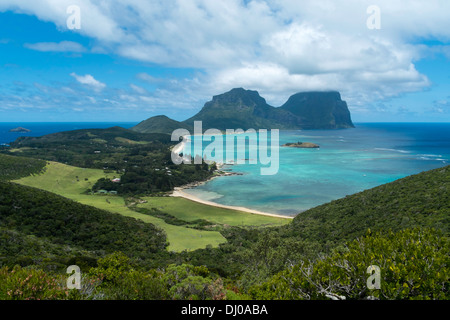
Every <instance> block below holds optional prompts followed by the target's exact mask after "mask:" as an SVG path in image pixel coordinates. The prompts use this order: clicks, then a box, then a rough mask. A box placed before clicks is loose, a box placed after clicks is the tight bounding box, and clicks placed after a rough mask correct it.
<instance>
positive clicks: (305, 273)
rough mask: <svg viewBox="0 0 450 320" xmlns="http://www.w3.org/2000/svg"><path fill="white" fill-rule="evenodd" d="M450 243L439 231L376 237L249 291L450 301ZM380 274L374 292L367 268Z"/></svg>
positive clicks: (271, 295) (270, 295)
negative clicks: (369, 287)
mask: <svg viewBox="0 0 450 320" xmlns="http://www.w3.org/2000/svg"><path fill="white" fill-rule="evenodd" d="M449 249H450V243H449V239H448V238H447V237H445V236H443V235H442V233H441V232H437V231H435V230H427V229H424V230H421V229H413V230H410V229H407V230H404V231H400V232H398V233H394V232H392V231H391V232H386V233H381V232H379V233H371V232H370V231H369V232H368V234H367V235H366V236H365V237H362V238H359V239H357V240H354V241H352V242H350V243H349V244H348V246H347V247H346V248H345V249H344V250H336V251H335V252H334V253H333V254H331V255H329V256H327V257H324V258H321V259H317V260H315V261H302V262H299V263H297V264H295V265H294V266H292V267H290V268H288V269H286V270H285V271H282V272H280V273H278V274H277V275H275V276H274V277H272V278H271V279H270V280H269V281H267V282H265V283H263V284H261V285H256V286H254V287H252V288H251V289H250V294H251V295H252V297H253V298H255V299H289V300H292V299H328V298H330V297H332V298H335V299H342V298H344V297H345V299H367V298H369V297H375V298H378V299H389V300H394V299H449V298H450V293H449V289H450V281H449V277H450V274H449V272H448V266H449V263H450V256H449V252H450V251H449ZM371 265H376V266H379V267H380V269H381V275H380V280H381V281H380V284H381V287H380V289H379V290H369V289H368V288H367V279H368V277H369V274H368V273H367V268H368V267H369V266H371Z"/></svg>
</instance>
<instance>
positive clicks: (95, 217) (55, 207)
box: [0, 182, 167, 263]
mask: <svg viewBox="0 0 450 320" xmlns="http://www.w3.org/2000/svg"><path fill="white" fill-rule="evenodd" d="M0 213H1V214H0V223H1V224H2V227H3V228H6V229H9V230H16V231H17V232H19V233H20V234H22V235H30V236H35V237H38V238H41V239H45V240H46V241H49V242H51V243H53V244H56V245H60V246H63V245H68V246H71V247H75V248H79V251H81V250H80V249H82V250H86V251H91V252H95V255H96V256H98V255H100V256H101V255H102V254H104V253H108V252H114V251H122V252H124V253H126V254H128V255H129V256H130V257H135V258H139V259H143V260H150V259H151V258H152V255H153V254H154V253H158V252H162V251H164V249H165V247H166V245H167V244H166V237H165V234H164V232H163V231H162V230H160V229H159V228H157V227H155V226H154V225H152V224H149V223H144V222H142V221H140V220H136V219H133V218H129V217H124V216H121V215H119V214H115V213H111V212H107V211H103V210H100V209H97V208H94V207H90V206H86V205H82V204H80V203H77V202H74V201H71V200H69V199H66V198H64V197H61V196H57V195H55V194H53V193H50V192H46V191H42V190H39V189H35V188H30V187H25V186H21V185H17V184H14V183H4V182H0ZM8 237H9V239H11V234H10V235H9V236H8ZM2 241H5V242H9V243H11V241H10V240H8V238H6V239H4V240H2ZM7 248H9V249H8V250H12V249H13V250H15V251H7V252H5V251H4V248H2V249H0V252H1V253H2V256H3V257H2V259H3V260H9V259H12V260H13V261H14V260H15V259H17V258H18V257H17V256H21V255H22V253H21V252H20V248H16V249H14V246H13V245H8V246H7ZM13 252H15V255H16V256H14V255H13V254H11V253H13ZM60 255H62V256H65V255H67V252H65V251H62V252H61V253H60ZM6 262H7V261H6ZM6 262H5V263H6ZM10 262H11V261H10Z"/></svg>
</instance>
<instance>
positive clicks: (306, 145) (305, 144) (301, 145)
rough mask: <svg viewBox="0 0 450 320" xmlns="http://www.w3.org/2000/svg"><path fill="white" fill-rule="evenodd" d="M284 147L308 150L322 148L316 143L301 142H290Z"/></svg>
mask: <svg viewBox="0 0 450 320" xmlns="http://www.w3.org/2000/svg"><path fill="white" fill-rule="evenodd" d="M282 147H291V148H307V149H312V148H320V146H319V145H317V144H315V143H311V142H300V141H299V142H289V143H286V144H283V145H282Z"/></svg>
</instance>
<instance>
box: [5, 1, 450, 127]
mask: <svg viewBox="0 0 450 320" xmlns="http://www.w3.org/2000/svg"><path fill="white" fill-rule="evenodd" d="M237 87H243V88H245V89H249V90H257V91H258V92H259V93H260V95H261V96H262V97H264V98H265V99H266V101H267V102H268V103H269V104H270V105H272V106H275V107H278V106H281V105H282V104H283V103H284V102H286V101H287V99H288V98H289V96H291V95H292V94H294V93H297V92H301V91H312V90H314V91H326V90H337V91H339V92H340V93H341V96H342V99H343V100H345V101H347V104H348V106H349V109H350V112H351V114H352V119H353V121H354V122H449V121H450V1H448V0H429V1H423V0H417V1H415V0H410V1H400V0H399V1H392V0H390V1H376V0H370V1H364V0H337V1H336V0H323V1H321V0H273V1H272V0H267V1H259V0H254V1H248V0H247V1H244V0H178V1H176V0H145V1H144V0H114V1H109V0H0V122H21V121H22V122H34V121H36V122H46V121H49V122H67V121H69V122H75V121H81V122H89V121H94V122H102V121H104V122H139V121H142V120H144V119H147V118H149V117H151V116H155V115H161V114H164V115H167V116H169V117H171V118H173V119H176V120H185V119H187V118H189V117H191V116H193V115H194V114H196V113H197V112H198V111H199V110H200V109H201V108H202V107H203V105H204V104H205V102H207V101H210V100H211V99H212V97H213V96H214V95H218V94H221V93H224V92H227V91H229V90H231V89H232V88H237Z"/></svg>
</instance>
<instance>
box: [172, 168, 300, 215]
mask: <svg viewBox="0 0 450 320" xmlns="http://www.w3.org/2000/svg"><path fill="white" fill-rule="evenodd" d="M216 177H219V176H215V177H213V178H211V179H214V178H216ZM211 179H209V180H207V181H210V180H211ZM207 181H202V182H198V183H196V186H198V185H200V184H202V183H206V182H207ZM190 187H191V185H189V186H184V187H176V188H174V191H173V192H172V194H171V195H170V196H171V197H181V198H185V199H187V200H191V201H195V202H198V203H201V204H205V205H208V206H212V207H216V208H224V209H231V210H237V211H242V212H246V213H251V214H259V215H263V216H269V217H274V218H283V219H294V216H284V215H280V214H275V213H268V212H263V211H259V210H253V209H249V208H245V207H238V206H228V205H224V204H220V203H215V202H212V201H208V200H203V199H200V198H198V197H196V196H194V195H191V194H189V193H186V192H184V191H183V190H184V189H187V188H190ZM192 187H193V185H192Z"/></svg>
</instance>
